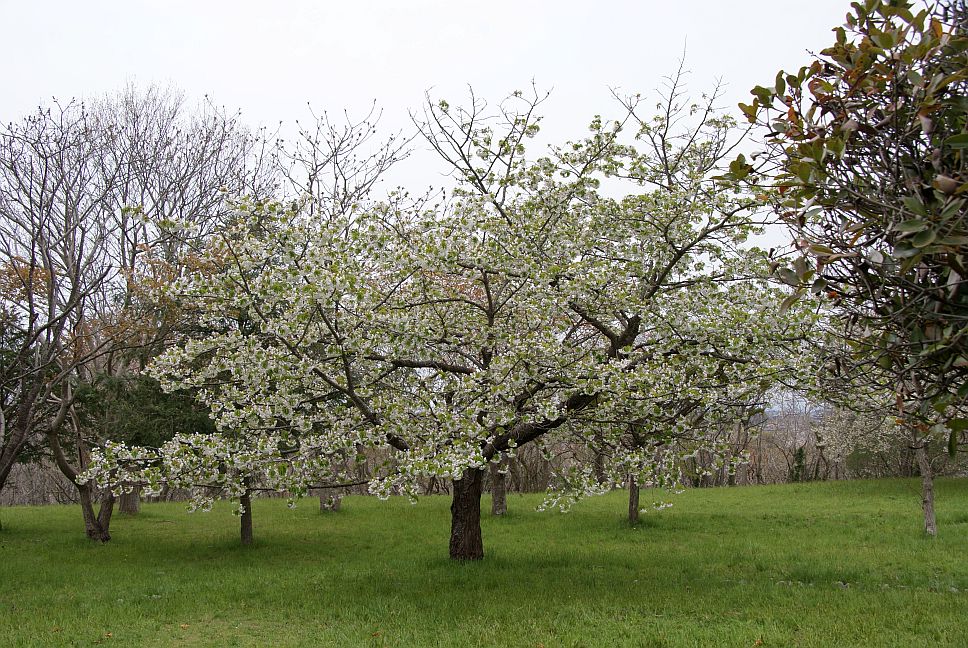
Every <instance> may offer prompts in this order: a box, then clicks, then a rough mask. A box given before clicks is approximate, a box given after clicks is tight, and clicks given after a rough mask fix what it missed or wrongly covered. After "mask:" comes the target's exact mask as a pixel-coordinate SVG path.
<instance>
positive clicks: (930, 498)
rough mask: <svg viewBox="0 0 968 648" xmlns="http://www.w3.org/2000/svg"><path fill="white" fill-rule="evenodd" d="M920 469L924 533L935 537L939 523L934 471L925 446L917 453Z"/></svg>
mask: <svg viewBox="0 0 968 648" xmlns="http://www.w3.org/2000/svg"><path fill="white" fill-rule="evenodd" d="M915 454H916V456H917V459H918V468H919V469H920V470H921V508H922V509H923V510H924V532H925V533H927V534H928V535H929V536H931V537H934V536H936V535H937V534H938V523H937V520H936V519H935V517H934V471H933V470H932V468H931V460H930V459H928V452H927V450H925V449H924V446H923V445H922V446H920V447H919V448H918V449H917V451H916V452H915Z"/></svg>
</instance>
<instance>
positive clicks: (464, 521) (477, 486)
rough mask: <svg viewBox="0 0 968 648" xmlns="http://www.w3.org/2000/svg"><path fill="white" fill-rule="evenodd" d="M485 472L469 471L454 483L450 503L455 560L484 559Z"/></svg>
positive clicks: (451, 545)
mask: <svg viewBox="0 0 968 648" xmlns="http://www.w3.org/2000/svg"><path fill="white" fill-rule="evenodd" d="M483 490H484V471H483V470H479V469H474V468H468V469H467V470H465V471H464V474H463V475H462V477H461V478H460V479H455V480H454V496H453V499H452V500H451V504H450V516H451V517H450V557H451V559H452V560H481V559H483V558H484V540H483V538H482V537H481V493H482V492H483Z"/></svg>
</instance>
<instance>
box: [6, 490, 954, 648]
mask: <svg viewBox="0 0 968 648" xmlns="http://www.w3.org/2000/svg"><path fill="white" fill-rule="evenodd" d="M539 501H540V498H539V497H536V496H516V495H515V496H511V497H509V500H508V504H509V509H510V514H509V515H508V516H507V517H506V518H504V519H492V518H490V517H489V516H485V520H484V542H485V552H486V554H487V556H486V558H485V560H484V561H483V562H481V563H477V564H454V563H452V562H450V561H449V560H448V559H447V537H448V528H449V511H448V505H449V500H448V499H446V498H441V497H428V498H424V499H421V500H420V501H419V502H418V503H417V504H416V505H411V504H409V503H408V502H407V501H404V500H395V501H390V502H380V501H378V500H376V499H372V498H349V499H347V500H345V501H344V504H343V511H341V512H339V513H328V514H320V513H319V512H318V511H317V508H316V506H315V501H314V500H307V501H304V502H302V503H300V505H299V506H298V507H297V508H296V509H293V510H289V509H287V508H286V506H285V502H283V501H280V500H257V501H256V502H255V505H254V507H253V510H254V516H255V535H256V544H255V545H254V546H252V547H249V548H242V547H241V546H239V544H238V539H237V536H238V520H237V518H235V517H234V516H233V515H232V514H231V513H230V507H229V506H228V505H223V506H219V507H216V509H215V510H214V511H213V512H212V513H209V514H204V513H193V514H189V513H187V512H186V511H185V508H184V505H182V504H154V505H147V506H145V507H144V509H143V513H142V514H141V515H140V516H138V517H137V518H133V519H132V518H124V517H120V516H119V517H116V519H115V522H114V525H113V529H112V531H113V535H114V540H113V541H112V542H111V543H109V544H107V545H104V546H98V545H95V544H92V543H90V542H88V541H87V540H86V539H85V538H84V535H83V527H82V526H81V520H80V512H79V511H78V510H77V509H76V508H75V507H42V508H41V507H17V508H8V509H3V510H0V515H2V518H0V519H2V521H3V525H4V530H3V531H2V532H0V646H20V645H36V646H52V645H85V646H86V645H103V646H110V645H115V646H141V645H145V646H285V645H318V646H482V645H483V646H530V647H532V648H534V647H538V646H545V647H547V648H551V647H552V646H754V645H763V646H929V645H930V646H942V645H944V646H966V645H968V480H944V481H941V482H940V483H939V485H938V518H939V525H940V530H939V536H938V538H937V539H935V540H933V541H932V540H929V539H926V538H924V537H923V536H922V534H921V531H920V522H921V520H920V511H919V508H918V507H919V499H918V484H917V482H915V481H900V480H896V481H867V482H864V481H861V482H834V483H825V484H808V485H789V486H778V487H755V488H734V489H716V490H696V491H689V492H687V493H685V494H683V495H681V496H679V497H678V498H676V499H675V500H674V502H675V506H674V507H673V508H672V509H669V510H667V511H663V512H661V513H657V514H651V513H650V514H647V515H646V517H645V520H644V522H643V523H642V524H641V525H639V526H638V527H636V528H631V527H629V526H628V525H627V523H625V522H624V521H623V519H622V515H623V513H624V511H625V500H624V497H623V494H622V493H614V494H612V495H610V496H608V497H602V498H596V499H592V500H589V501H586V502H583V503H581V504H580V505H578V506H577V507H576V508H575V509H574V510H573V511H572V512H571V513H568V514H564V515H563V514H559V513H536V512H535V511H534V507H535V505H537V504H538V503H539ZM647 501H650V500H649V493H648V492H643V502H647Z"/></svg>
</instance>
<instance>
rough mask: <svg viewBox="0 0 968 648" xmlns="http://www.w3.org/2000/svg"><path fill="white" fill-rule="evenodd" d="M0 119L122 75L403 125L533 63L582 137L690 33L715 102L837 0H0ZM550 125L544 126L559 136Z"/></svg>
mask: <svg viewBox="0 0 968 648" xmlns="http://www.w3.org/2000/svg"><path fill="white" fill-rule="evenodd" d="M0 8H2V12H0V17H2V21H3V24H5V25H6V27H5V29H4V37H3V39H0V61H3V66H4V70H3V83H2V84H0V120H3V121H9V120H11V119H16V118H18V117H20V116H21V115H23V114H24V113H26V112H28V111H30V110H31V109H33V108H34V107H35V106H36V105H37V104H38V103H40V102H44V101H47V100H48V99H49V98H50V97H51V96H56V97H58V98H61V99H66V98H70V97H84V96H94V95H100V94H103V93H105V92H111V91H113V90H117V89H119V88H121V87H122V86H123V85H124V84H125V83H127V82H129V81H134V82H136V83H137V84H140V85H147V84H150V83H159V84H162V85H169V84H170V85H173V86H176V87H178V88H180V89H182V90H183V91H184V92H185V94H186V96H187V98H189V99H197V98H201V96H202V95H204V94H209V95H210V96H212V97H213V98H214V100H215V101H216V102H217V103H219V104H222V105H225V106H226V107H228V108H232V109H236V108H238V109H241V110H242V112H243V116H244V120H245V121H246V122H247V123H249V124H250V125H252V126H259V125H267V126H271V125H274V124H276V123H278V122H279V121H280V120H283V121H286V122H291V121H292V120H293V119H296V118H301V117H302V118H304V117H306V116H307V111H306V108H305V106H306V103H307V102H309V103H310V104H311V105H312V106H313V108H314V109H316V110H323V109H326V110H328V111H330V112H331V113H332V112H338V111H341V110H342V109H344V108H348V109H350V110H351V112H353V113H354V114H356V113H360V112H361V111H362V110H364V109H365V108H366V107H367V106H368V105H369V104H370V103H371V102H372V101H373V100H374V99H375V100H376V101H377V102H378V104H379V105H380V106H382V107H383V109H384V118H383V123H382V125H383V126H386V127H388V128H393V129H396V128H401V127H406V126H408V125H409V118H408V110H414V109H418V108H419V107H420V104H421V101H422V99H423V96H424V92H425V91H426V90H428V89H432V92H434V94H435V95H437V96H444V97H447V98H448V100H449V101H450V102H451V103H452V104H453V103H458V102H459V101H460V100H461V99H462V98H463V97H465V96H466V94H465V92H466V87H467V85H468V84H470V85H472V86H473V87H474V89H475V92H476V93H477V94H478V95H479V96H483V97H486V98H489V99H493V100H498V99H500V98H501V97H503V96H504V95H506V94H507V93H509V92H510V91H512V90H515V89H518V88H526V87H528V86H529V84H530V83H531V80H532V79H533V80H534V81H535V82H536V84H537V85H538V86H539V87H540V88H545V89H552V90H553V94H552V99H551V101H550V102H549V103H548V104H546V109H545V114H546V116H547V117H546V131H550V132H551V133H552V134H554V135H559V137H575V136H579V135H580V133H581V129H583V128H584V126H585V125H586V124H587V122H588V120H589V118H590V117H591V115H593V114H595V113H603V114H605V115H608V114H609V113H610V112H617V111H616V110H615V104H614V103H612V102H613V100H612V99H611V98H610V92H609V89H610V88H613V87H615V88H620V89H621V90H622V91H626V92H628V93H633V92H641V93H643V94H648V93H651V92H652V90H653V89H654V88H655V87H656V85H657V84H658V83H659V82H660V80H661V77H662V76H663V75H665V74H668V73H670V72H671V71H673V70H674V69H675V67H676V62H677V59H678V58H679V57H680V55H681V54H682V52H683V48H684V47H685V49H686V52H687V54H686V61H687V67H688V68H689V69H690V70H691V75H690V87H691V88H692V89H693V90H694V91H695V92H696V93H697V94H698V93H699V92H701V91H702V90H704V89H708V88H709V87H710V86H711V84H712V83H713V82H714V81H715V80H716V79H717V78H722V80H723V81H724V82H725V83H727V84H728V90H727V95H726V97H725V98H724V102H723V103H724V105H726V106H728V107H734V106H735V104H736V102H737V101H740V100H746V98H747V95H748V90H749V88H751V87H752V86H753V85H756V84H764V85H770V84H771V80H772V79H773V76H774V75H775V74H776V71H777V70H778V69H779V68H781V67H782V68H786V69H796V68H798V67H799V66H800V65H802V64H804V63H805V62H806V60H807V55H806V50H808V49H811V50H819V49H822V48H823V47H825V46H826V45H828V44H830V42H832V40H833V38H832V35H831V34H830V29H831V28H832V27H834V26H836V25H839V24H841V23H842V22H843V18H844V15H845V13H846V12H847V10H848V8H849V1H848V0H772V1H766V0H719V1H714V0H662V1H657V0H639V1H637V2H636V1H631V0H628V1H624V2H623V1H619V0H599V1H598V2H589V1H584V2H578V1H574V0H559V1H557V2H551V1H545V0H534V1H527V0H518V1H516V2H514V1H509V0H491V1H489V2H465V1H462V0H396V1H394V0H358V1H356V2H348V1H340V2H335V1H324V0H320V1H317V2H310V1H308V0H300V1H287V0H277V1H276V2H268V1H265V0H263V1H261V2H259V1H255V0H236V1H233V2H227V1H222V0H218V1H216V0H195V1H194V2H190V1H183V0H165V1H164V2H162V1H160V0H127V1H116V2H106V1H97V0H85V1H78V0H46V1H41V0H0ZM555 139H557V137H556V138H555Z"/></svg>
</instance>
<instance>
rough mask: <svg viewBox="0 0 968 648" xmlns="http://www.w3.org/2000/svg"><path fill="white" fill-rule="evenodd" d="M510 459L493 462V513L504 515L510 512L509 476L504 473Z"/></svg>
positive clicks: (491, 469) (491, 466) (491, 467)
mask: <svg viewBox="0 0 968 648" xmlns="http://www.w3.org/2000/svg"><path fill="white" fill-rule="evenodd" d="M507 465H508V459H507V458H506V457H505V458H504V459H501V462H500V463H496V464H495V463H492V464H491V465H490V471H491V515H504V514H505V513H507V512H508V476H507V475H506V474H504V472H503V471H504V470H506V469H507Z"/></svg>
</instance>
